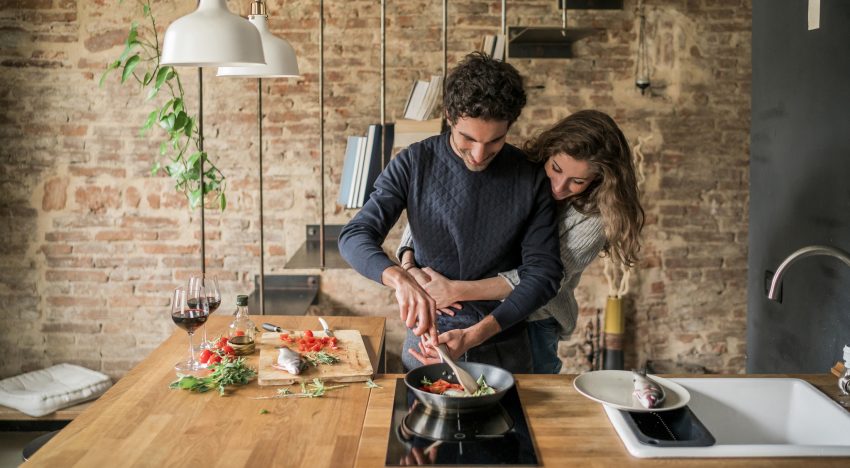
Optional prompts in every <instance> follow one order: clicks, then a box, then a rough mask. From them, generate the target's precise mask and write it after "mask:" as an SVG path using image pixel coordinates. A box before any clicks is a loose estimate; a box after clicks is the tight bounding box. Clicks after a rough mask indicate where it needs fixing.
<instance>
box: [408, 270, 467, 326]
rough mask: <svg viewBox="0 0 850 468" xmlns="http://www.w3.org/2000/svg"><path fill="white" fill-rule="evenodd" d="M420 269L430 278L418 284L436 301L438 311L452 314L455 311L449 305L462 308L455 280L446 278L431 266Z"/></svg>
mask: <svg viewBox="0 0 850 468" xmlns="http://www.w3.org/2000/svg"><path fill="white" fill-rule="evenodd" d="M422 271H423V273H424V276H427V277H428V278H430V280H429V281H428V282H426V283H425V284H422V283H420V285H421V286H422V287H423V288H424V289H425V292H427V293H428V295H429V296H431V298H432V299H434V301H435V302H436V303H437V310H438V311H439V312H441V313H444V314H446V315H454V314H455V312H454V311H453V310H452V309H450V307H451V308H455V309H458V310H460V309H462V308H463V306H462V305H461V303H460V302H459V299H460V298H459V294H458V293H457V288H456V285H457V282H456V281H452V280H450V279H448V278H446V277H445V276H443V275H441V274H440V273H438V272H437V271H435V270H434V269H432V268H431V267H425V268H423V269H422ZM417 281H418V280H417Z"/></svg>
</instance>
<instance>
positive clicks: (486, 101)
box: [443, 52, 525, 124]
mask: <svg viewBox="0 0 850 468" xmlns="http://www.w3.org/2000/svg"><path fill="white" fill-rule="evenodd" d="M524 106H525V90H524V89H523V85H522V76H520V74H519V72H518V71H517V70H516V68H514V67H513V66H512V65H511V64H509V63H505V62H502V61H498V60H493V59H492V58H491V57H490V56H489V55H486V54H483V53H481V52H473V53H471V54H469V55H467V56H466V57H465V58H464V59H463V61H462V62H461V63H460V64H458V66H457V67H455V69H454V70H452V72H451V74H449V76H448V77H447V78H446V92H445V94H444V95H443V109H445V112H446V116H447V117H448V120H449V122H451V123H452V124H455V123H457V120H458V119H459V118H461V117H469V118H480V119H484V120H505V121H507V122H508V123H509V124H512V123H514V122H515V121H516V120H517V119H518V118H519V115H520V113H522V108H523V107H524Z"/></svg>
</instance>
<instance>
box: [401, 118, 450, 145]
mask: <svg viewBox="0 0 850 468" xmlns="http://www.w3.org/2000/svg"><path fill="white" fill-rule="evenodd" d="M442 131H443V119H441V118H437V119H430V120H407V119H405V120H397V121H396V122H395V138H394V139H393V142H392V143H393V147H395V148H406V147H408V146H410V145H411V144H413V143H416V142H418V141H422V140H424V139H426V138H428V137H432V136H434V135H439V134H440V133H442Z"/></svg>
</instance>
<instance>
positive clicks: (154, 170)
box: [151, 161, 161, 177]
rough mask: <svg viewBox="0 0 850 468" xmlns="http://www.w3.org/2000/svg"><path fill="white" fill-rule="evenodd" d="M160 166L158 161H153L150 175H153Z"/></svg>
mask: <svg viewBox="0 0 850 468" xmlns="http://www.w3.org/2000/svg"><path fill="white" fill-rule="evenodd" d="M160 168H161V166H160V164H159V161H156V162H155V163H153V167H151V177H153V176H155V175H156V173H157V172H159V169H160Z"/></svg>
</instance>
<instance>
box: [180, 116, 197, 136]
mask: <svg viewBox="0 0 850 468" xmlns="http://www.w3.org/2000/svg"><path fill="white" fill-rule="evenodd" d="M194 129H195V119H193V118H191V117H189V119H188V120H187V121H186V126H185V127H183V133H185V134H186V136H187V137H189V138H191V137H192V130H194Z"/></svg>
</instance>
